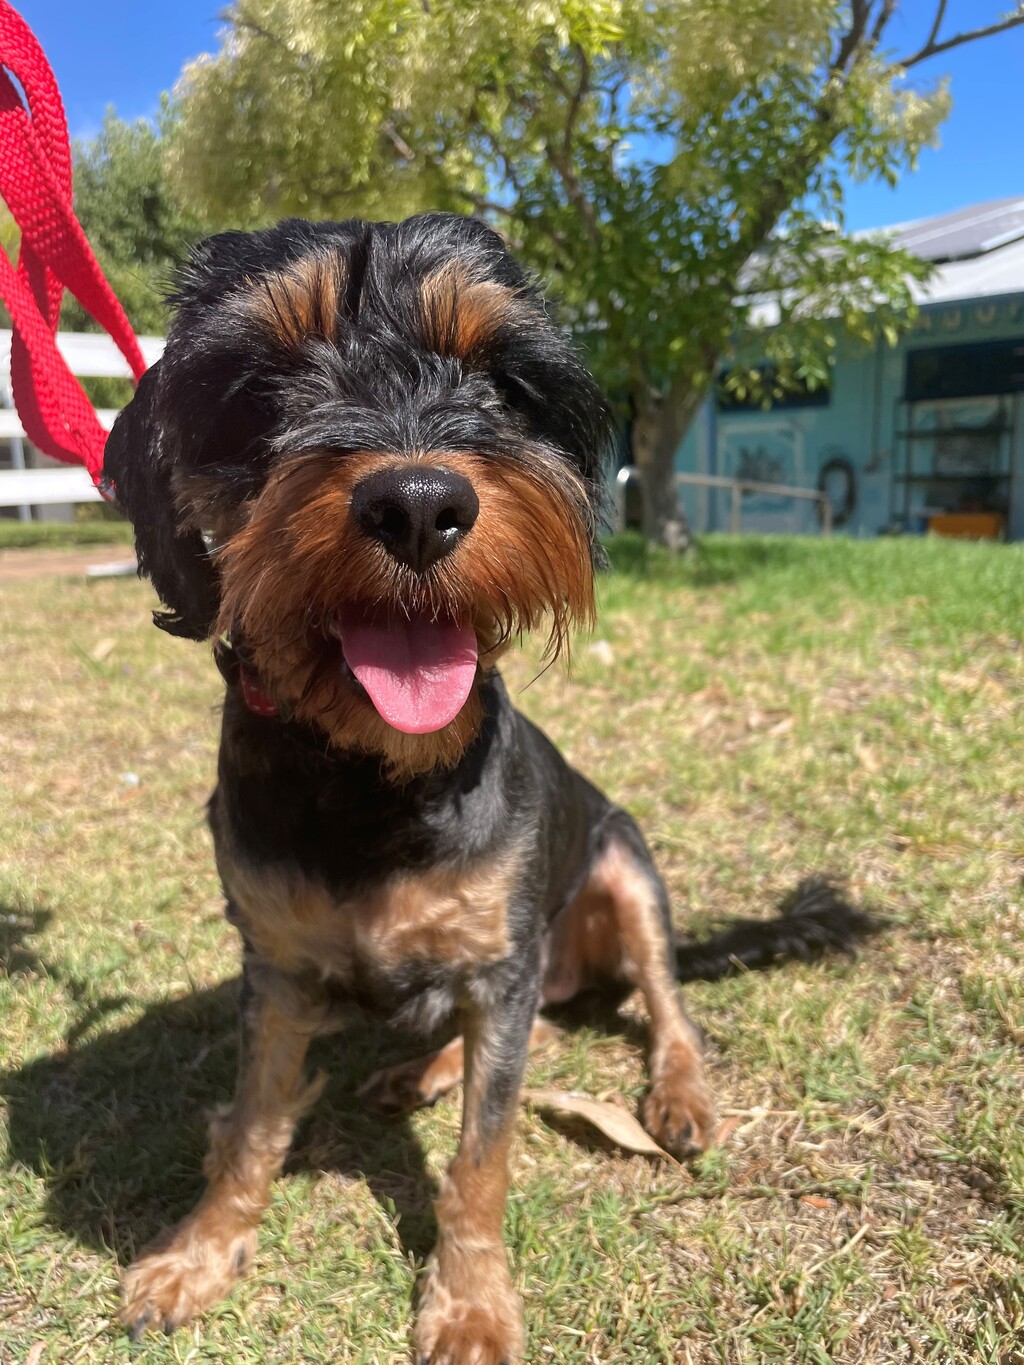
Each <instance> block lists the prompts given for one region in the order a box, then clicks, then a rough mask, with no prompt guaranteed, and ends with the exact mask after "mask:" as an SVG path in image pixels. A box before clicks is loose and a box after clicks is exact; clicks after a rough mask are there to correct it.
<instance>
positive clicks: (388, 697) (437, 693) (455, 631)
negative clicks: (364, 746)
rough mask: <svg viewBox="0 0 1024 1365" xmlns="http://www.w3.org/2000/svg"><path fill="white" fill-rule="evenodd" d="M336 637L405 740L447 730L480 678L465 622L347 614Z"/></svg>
mask: <svg viewBox="0 0 1024 1365" xmlns="http://www.w3.org/2000/svg"><path fill="white" fill-rule="evenodd" d="M331 629H332V634H334V635H336V636H337V637H338V639H339V640H340V642H341V652H342V655H343V656H344V660H345V663H346V664H347V665H348V667H349V668H350V669H351V670H352V673H353V674H354V676H355V678H356V680H357V681H358V682H359V683H360V684H361V685H362V687H363V688H364V690H365V691H366V694H367V696H368V697H369V699H370V701H371V702H372V703H373V705H374V707H375V708H376V710H377V712H378V714H379V715H380V716H382V717H383V719H384V720H386V721H387V723H388V724H389V725H392V726H394V728H395V729H396V730H402V731H403V732H404V733H405V734H407V735H425V734H429V733H430V732H431V731H433V730H440V729H443V727H444V726H446V725H448V724H449V723H450V722H451V721H453V720H454V719H455V717H456V716H457V715H458V714H459V712H460V711H461V710H462V708H463V706H464V705H465V704H466V699H467V697H468V696H469V694H470V692H471V691H472V689H473V681H474V679H475V677H476V665H477V642H476V633H475V631H474V630H473V627H472V626H471V625H470V624H469V623H468V622H467V621H458V620H454V619H451V618H446V617H441V618H436V617H433V616H431V615H429V614H427V613H425V612H423V613H418V614H414V615H412V616H409V617H406V616H368V615H366V614H365V613H363V612H361V611H359V610H357V609H354V608H352V609H346V610H344V611H342V612H339V614H338V615H337V616H336V617H335V619H334V623H333V625H332V628H331Z"/></svg>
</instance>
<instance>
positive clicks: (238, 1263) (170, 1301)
mask: <svg viewBox="0 0 1024 1365" xmlns="http://www.w3.org/2000/svg"><path fill="white" fill-rule="evenodd" d="M255 1250H256V1233H255V1231H253V1230H251V1229H247V1230H246V1231H244V1232H241V1233H236V1234H235V1235H230V1234H227V1233H225V1232H223V1231H221V1230H217V1229H214V1230H211V1229H208V1228H204V1227H203V1226H202V1225H201V1223H199V1222H198V1220H196V1219H186V1220H185V1221H184V1222H183V1223H179V1224H178V1225H177V1227H173V1228H170V1229H169V1230H168V1231H167V1232H165V1233H163V1234H162V1235H161V1236H160V1237H158V1238H157V1239H156V1241H154V1242H152V1243H151V1244H150V1245H149V1247H147V1248H146V1250H145V1251H144V1252H143V1253H142V1255H141V1256H140V1257H139V1259H138V1260H137V1261H136V1262H135V1264H134V1265H132V1266H130V1267H129V1268H128V1270H126V1271H125V1275H124V1281H123V1287H122V1293H123V1300H124V1302H123V1306H122V1309H121V1317H122V1319H123V1321H124V1322H125V1324H126V1325H127V1326H128V1327H129V1328H130V1330H131V1336H132V1340H133V1341H137V1340H138V1339H139V1338H140V1337H141V1336H142V1335H143V1333H144V1332H146V1331H147V1330H149V1329H151V1330H153V1331H158V1332H166V1333H168V1334H169V1333H171V1332H173V1331H174V1330H175V1329H176V1328H178V1327H180V1326H181V1325H182V1324H183V1323H185V1322H188V1320H189V1318H193V1317H195V1316H196V1314H197V1313H202V1312H203V1311H204V1309H207V1308H209V1307H210V1306H211V1304H214V1303H216V1302H217V1301H218V1300H219V1299H223V1298H225V1297H226V1296H227V1295H228V1294H230V1292H231V1290H232V1288H233V1287H234V1284H235V1281H236V1280H237V1279H238V1277H239V1275H241V1274H243V1272H244V1271H245V1270H247V1269H248V1267H249V1264H250V1262H251V1261H252V1257H253V1253H254V1252H255Z"/></svg>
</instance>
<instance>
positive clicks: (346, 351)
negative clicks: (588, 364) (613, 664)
mask: <svg viewBox="0 0 1024 1365" xmlns="http://www.w3.org/2000/svg"><path fill="white" fill-rule="evenodd" d="M173 303H174V305H175V309H176V312H175V317H174V322H173V324H172V326H171V328H170V331H169V334H168V338H167V347H166V350H165V352H164V355H163V358H162V359H161V360H160V361H159V362H158V364H157V365H155V366H154V367H153V369H152V370H151V371H149V373H147V375H146V376H145V377H144V379H143V381H142V383H141V384H140V386H139V389H138V392H137V393H136V395H135V398H134V399H133V401H132V402H131V403H130V404H129V406H128V407H127V408H126V409H125V411H124V412H123V413H122V414H121V416H120V417H119V418H118V421H117V423H116V425H115V427H114V430H113V431H112V433H111V435H110V439H109V442H108V445H107V454H106V472H107V474H108V475H109V476H110V478H111V479H112V480H113V482H114V484H115V487H116V491H117V497H118V501H119V503H120V505H121V506H122V507H123V509H124V510H125V512H126V513H127V515H128V516H129V517H130V519H131V520H132V522H133V523H134V526H135V532H136V540H137V546H138V551H139V563H140V569H141V571H143V572H145V573H148V574H149V576H150V577H151V578H152V580H153V583H154V585H155V586H156V589H157V591H158V592H159V594H160V597H161V599H162V601H163V602H164V603H165V605H166V607H167V610H166V611H165V612H162V613H159V614H158V616H157V621H158V624H160V625H161V626H163V627H164V629H166V630H169V631H171V632H173V633H175V634H179V635H185V636H190V637H192V638H195V639H203V638H207V637H211V636H219V635H221V634H227V635H229V636H230V638H231V640H232V642H233V643H234V644H235V646H236V647H237V648H238V650H239V652H240V653H242V655H243V657H244V658H245V660H246V661H247V664H248V665H250V666H251V667H252V668H254V669H255V671H256V673H257V674H258V677H259V680H260V685H261V687H262V688H263V689H265V690H266V691H267V692H269V693H270V694H271V695H272V696H273V697H274V698H275V700H276V701H278V702H279V703H280V704H281V705H282V706H285V707H287V708H288V709H289V710H290V711H291V712H292V713H293V714H294V715H295V716H296V717H297V718H299V719H301V720H305V721H309V722H313V723H315V724H316V725H318V726H319V727H321V728H322V729H323V730H324V731H325V732H326V734H327V735H328V737H329V739H330V741H331V742H332V744H334V745H336V746H337V747H340V748H348V749H356V750H360V751H363V752H370V753H377V754H380V755H381V756H382V757H383V758H384V760H385V761H386V763H387V764H388V765H389V767H390V768H391V770H392V771H393V772H395V773H396V774H401V773H406V774H408V773H413V772H419V771H424V770H427V769H429V768H431V767H433V766H435V765H437V764H442V765H444V764H450V763H453V762H455V761H457V759H458V757H459V756H460V755H461V753H462V752H463V750H464V749H465V747H466V745H467V744H468V743H469V742H470V741H471V740H472V738H473V737H474V736H475V735H476V733H477V730H478V729H479V725H480V722H481V719H482V708H481V704H480V701H479V699H478V696H477V681H478V679H479V677H480V666H481V665H483V666H484V667H485V668H486V666H487V665H488V664H489V663H490V662H492V661H493V660H494V659H495V658H496V657H497V655H498V653H500V650H501V648H502V646H503V645H504V644H505V642H506V641H507V640H508V639H509V638H510V637H511V636H513V635H515V634H518V633H519V632H521V631H525V630H530V629H532V628H533V627H534V626H536V625H538V624H539V623H540V622H541V620H542V619H544V618H548V619H549V620H550V622H551V637H550V643H551V648H552V650H553V651H555V652H557V650H558V649H559V648H560V647H561V645H562V643H563V641H564V639H565V635H566V632H567V630H568V629H569V627H570V626H571V624H572V623H573V622H575V621H578V620H581V619H583V620H585V619H586V618H588V617H589V615H590V613H591V611H592V604H593V568H592V561H593V545H594V528H595V500H596V497H597V488H598V482H599V468H598V461H599V457H600V453H601V447H602V446H603V444H604V441H605V439H606V436H607V432H608V418H607V410H606V408H605V405H604V403H603V401H602V399H601V396H600V394H599V392H598V390H597V389H596V387H595V385H594V383H593V381H592V380H591V379H590V377H589V376H588V374H587V373H586V371H585V369H584V368H583V367H582V366H581V364H580V363H579V361H578V360H577V358H576V356H575V354H574V353H573V351H572V349H571V347H570V346H569V344H568V343H567V341H566V340H565V338H564V337H563V336H562V335H561V334H560V332H559V331H558V330H557V329H556V328H555V327H554V326H553V325H552V323H551V322H550V321H549V319H548V318H547V316H546V314H545V311H544V307H543V304H542V302H541V300H540V298H539V296H538V294H537V293H536V291H535V290H534V289H533V288H532V287H531V285H530V284H529V282H528V281H527V279H526V277H525V275H524V274H523V272H522V271H521V269H520V268H519V267H518V266H517V265H516V263H515V262H514V260H513V259H512V258H511V257H510V255H509V254H508V252H507V251H506V249H505V247H504V245H503V243H502V241H501V239H500V238H499V237H498V236H497V235H496V234H495V233H493V232H491V231H490V229H488V228H487V227H485V226H484V225H483V224H481V223H478V222H474V221H472V220H467V219H461V218H455V217H451V216H448V215H443V214H428V215H423V216H420V217H417V218H412V219H409V220H408V221H407V222H404V223H400V224H398V225H394V224H370V223H362V222H355V221H353V222H345V223H318V224H312V223H306V222H301V221H298V220H295V221H291V222H286V223H282V224H280V225H279V226H278V227H275V228H271V229H268V230H266V231H264V232H257V233H253V234H243V233H226V234H224V235H222V236H218V237H213V238H211V239H209V240H208V241H206V242H204V243H202V244H201V245H200V246H199V247H197V249H196V251H195V252H194V254H193V256H192V258H191V260H190V261H189V262H188V263H187V265H186V266H185V267H184V269H183V270H182V271H181V274H180V277H179V280H178V283H177V288H176V291H175V294H174V297H173ZM210 544H212V546H213V549H212V550H208V548H207V547H208V545H210Z"/></svg>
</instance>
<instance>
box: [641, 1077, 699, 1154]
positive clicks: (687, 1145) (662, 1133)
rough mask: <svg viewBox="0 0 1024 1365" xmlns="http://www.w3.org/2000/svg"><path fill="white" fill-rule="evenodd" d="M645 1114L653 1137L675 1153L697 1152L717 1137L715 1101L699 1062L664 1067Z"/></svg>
mask: <svg viewBox="0 0 1024 1365" xmlns="http://www.w3.org/2000/svg"><path fill="white" fill-rule="evenodd" d="M643 1115H644V1127H645V1128H646V1129H647V1131H648V1132H649V1133H650V1135H651V1137H652V1138H654V1140H655V1142H657V1143H658V1144H659V1145H660V1146H662V1147H664V1148H665V1150H666V1151H668V1152H671V1153H672V1154H673V1156H678V1157H687V1156H693V1155H694V1153H695V1152H703V1151H705V1150H706V1149H707V1148H708V1147H710V1146H711V1144H712V1142H713V1141H714V1133H715V1104H714V1101H713V1100H712V1098H711V1091H710V1090H709V1089H708V1087H707V1084H706V1082H705V1080H704V1076H703V1074H702V1072H701V1069H700V1067H699V1066H697V1067H694V1066H692V1065H685V1066H684V1065H680V1066H672V1065H667V1066H664V1067H662V1068H660V1069H659V1070H658V1072H657V1073H656V1075H655V1077H654V1080H653V1083H652V1085H651V1089H650V1091H649V1093H648V1095H647V1098H646V1099H645V1100H644V1109H643Z"/></svg>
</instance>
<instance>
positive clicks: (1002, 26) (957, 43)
mask: <svg viewBox="0 0 1024 1365" xmlns="http://www.w3.org/2000/svg"><path fill="white" fill-rule="evenodd" d="M940 17H941V16H940ZM1021 24H1024V9H1020V10H1019V11H1018V13H1017V14H1011V15H1009V16H1008V17H1006V18H1004V19H998V20H996V22H995V23H994V24H987V25H986V26H985V27H984V28H972V29H965V30H964V32H963V33H957V34H955V35H954V36H953V37H952V38H946V39H945V40H944V41H943V42H941V43H940V42H937V41H936V35H935V31H934V29H933V32H932V35H931V37H929V39H928V41H927V42H926V43H925V45H924V46H923V47H921V48H918V50H917V51H916V52H912V53H911V54H910V56H909V57H904V58H903V59H902V60H901V61H899V62H897V63H896V65H897V66H902V67H903V69H904V71H909V70H910V68H911V67H912V66H916V65H917V64H918V62H923V61H926V60H927V59H928V58H929V57H937V56H938V55H939V53H940V52H948V51H949V50H950V48H954V47H961V46H962V45H963V44H964V43H973V42H976V41H977V39H979V38H991V37H992V35H993V34H996V33H1006V32H1008V31H1009V30H1010V29H1011V28H1019V27H1020V25H1021Z"/></svg>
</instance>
